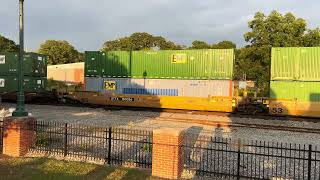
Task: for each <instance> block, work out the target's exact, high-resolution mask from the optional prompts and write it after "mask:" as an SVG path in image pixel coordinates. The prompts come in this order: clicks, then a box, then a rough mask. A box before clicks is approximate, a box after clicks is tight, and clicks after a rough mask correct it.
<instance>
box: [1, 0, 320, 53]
mask: <svg viewBox="0 0 320 180" xmlns="http://www.w3.org/2000/svg"><path fill="white" fill-rule="evenodd" d="M319 7H320V1H319V0H25V47H26V49H27V50H29V51H36V50H37V49H39V47H40V44H41V43H43V42H44V41H45V40H48V39H55V40H67V41H69V42H70V43H71V44H72V45H74V46H75V48H76V49H78V50H79V51H85V50H98V49H100V48H101V46H102V44H103V43H104V42H105V41H107V40H114V39H117V38H120V37H123V36H129V35H130V34H132V33H133V32H148V33H151V34H154V35H160V36H163V37H165V38H167V39H169V40H171V41H174V42H175V43H178V44H184V45H190V44H191V43H192V41H193V40H203V41H206V42H208V43H216V42H219V41H222V40H230V41H233V42H235V43H236V44H237V46H238V47H239V46H243V45H244V44H245V41H244V38H243V34H244V33H245V32H247V31H248V30H249V29H248V27H247V22H248V21H249V20H250V19H252V18H253V16H254V14H255V13H256V12H257V11H262V12H264V13H265V14H269V13H270V12H271V11H272V10H277V11H280V12H281V13H286V12H292V13H294V14H295V15H296V16H298V17H301V18H304V19H305V20H306V21H307V23H308V25H309V28H315V27H319V26H320V18H319V17H320V12H319ZM18 10H19V6H18V0H1V5H0V34H1V35H3V36H5V37H7V38H10V39H12V40H14V41H15V42H17V41H18V38H19V37H18V12H19V11H18Z"/></svg>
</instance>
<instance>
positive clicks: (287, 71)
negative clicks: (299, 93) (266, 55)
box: [271, 48, 300, 80]
mask: <svg viewBox="0 0 320 180" xmlns="http://www.w3.org/2000/svg"><path fill="white" fill-rule="evenodd" d="M299 59H300V49H299V48H272V53H271V80H296V79H298V78H299V64H298V63H299V61H300V60H299Z"/></svg>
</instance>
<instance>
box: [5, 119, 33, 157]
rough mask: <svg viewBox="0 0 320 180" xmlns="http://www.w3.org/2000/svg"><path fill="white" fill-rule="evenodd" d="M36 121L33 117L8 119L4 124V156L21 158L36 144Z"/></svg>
mask: <svg viewBox="0 0 320 180" xmlns="http://www.w3.org/2000/svg"><path fill="white" fill-rule="evenodd" d="M35 123H36V121H35V119H34V118H32V117H25V118H16V117H8V118H5V119H4V123H3V130H4V134H3V154H4V155H8V156H12V157H21V156H24V155H26V154H27V153H28V149H29V148H30V147H31V146H32V145H33V144H34V143H35V139H36V136H35V131H34V129H35V128H34V127H35Z"/></svg>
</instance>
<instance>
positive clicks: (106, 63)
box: [101, 51, 131, 77]
mask: <svg viewBox="0 0 320 180" xmlns="http://www.w3.org/2000/svg"><path fill="white" fill-rule="evenodd" d="M101 67H102V77H130V76H131V52H130V51H109V52H106V56H105V59H103V60H102V65H101Z"/></svg>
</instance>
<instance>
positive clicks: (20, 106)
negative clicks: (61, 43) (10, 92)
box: [12, 0, 28, 117]
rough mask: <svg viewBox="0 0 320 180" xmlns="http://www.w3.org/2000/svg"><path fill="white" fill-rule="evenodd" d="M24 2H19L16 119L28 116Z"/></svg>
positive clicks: (20, 0)
mask: <svg viewBox="0 0 320 180" xmlns="http://www.w3.org/2000/svg"><path fill="white" fill-rule="evenodd" d="M23 3H24V0H19V41H20V43H19V63H18V95H17V108H16V110H15V111H14V112H13V113H12V116H14V117H25V116H28V112H26V111H25V109H24V89H23V81H24V73H23V57H24V12H23Z"/></svg>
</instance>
